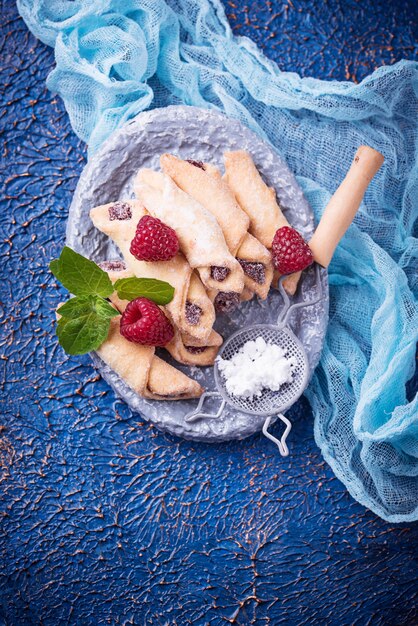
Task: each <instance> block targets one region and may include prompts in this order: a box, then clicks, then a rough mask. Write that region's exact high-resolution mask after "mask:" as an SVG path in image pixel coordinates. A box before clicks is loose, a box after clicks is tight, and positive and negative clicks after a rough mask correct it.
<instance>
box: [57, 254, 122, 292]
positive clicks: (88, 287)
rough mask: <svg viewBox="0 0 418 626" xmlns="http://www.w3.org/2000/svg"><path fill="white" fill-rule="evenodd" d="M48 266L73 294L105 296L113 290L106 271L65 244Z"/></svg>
mask: <svg viewBox="0 0 418 626" xmlns="http://www.w3.org/2000/svg"><path fill="white" fill-rule="evenodd" d="M49 267H50V270H51V272H52V273H53V274H54V276H55V277H56V278H57V279H58V280H59V281H60V283H62V284H63V285H64V287H65V288H66V289H68V291H70V292H71V293H73V294H74V295H75V296H88V295H99V296H103V297H104V298H107V297H108V296H110V294H111V293H112V292H113V286H112V281H111V280H110V278H109V276H108V275H107V273H106V272H105V271H104V270H102V269H101V268H100V267H98V265H96V263H93V261H89V259H86V258H85V257H83V256H82V255H81V254H78V253H77V252H74V250H71V248H68V247H67V246H64V248H63V249H62V251H61V254H60V257H59V258H58V259H55V260H53V261H51V263H50V264H49Z"/></svg>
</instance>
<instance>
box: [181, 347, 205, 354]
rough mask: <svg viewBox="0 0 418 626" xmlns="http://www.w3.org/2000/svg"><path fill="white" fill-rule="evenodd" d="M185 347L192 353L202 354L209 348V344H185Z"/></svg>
mask: <svg viewBox="0 0 418 626" xmlns="http://www.w3.org/2000/svg"><path fill="white" fill-rule="evenodd" d="M184 347H185V348H186V350H187V352H190V354H202V352H204V351H205V350H207V349H208V347H207V346H184Z"/></svg>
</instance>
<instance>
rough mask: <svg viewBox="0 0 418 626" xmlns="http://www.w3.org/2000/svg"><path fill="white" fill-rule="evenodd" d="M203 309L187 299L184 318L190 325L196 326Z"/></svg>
mask: <svg viewBox="0 0 418 626" xmlns="http://www.w3.org/2000/svg"><path fill="white" fill-rule="evenodd" d="M202 314H203V311H202V309H201V308H200V306H198V305H197V304H193V302H190V301H189V300H186V320H187V321H188V323H189V324H191V325H192V326H196V325H197V324H199V322H200V318H201V317H202Z"/></svg>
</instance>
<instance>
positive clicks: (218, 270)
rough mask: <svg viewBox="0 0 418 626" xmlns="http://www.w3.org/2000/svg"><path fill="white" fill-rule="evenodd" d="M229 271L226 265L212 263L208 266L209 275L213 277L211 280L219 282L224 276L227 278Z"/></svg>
mask: <svg viewBox="0 0 418 626" xmlns="http://www.w3.org/2000/svg"><path fill="white" fill-rule="evenodd" d="M230 271H231V270H229V269H228V268H227V267H218V266H217V265H212V267H211V268H210V276H211V278H213V280H216V281H218V283H221V282H222V281H224V280H225V278H227V276H228V274H229V273H230Z"/></svg>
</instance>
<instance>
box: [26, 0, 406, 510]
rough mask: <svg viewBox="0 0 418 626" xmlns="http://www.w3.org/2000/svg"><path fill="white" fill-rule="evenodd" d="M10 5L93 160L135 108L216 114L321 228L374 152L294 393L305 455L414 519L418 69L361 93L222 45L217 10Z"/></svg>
mask: <svg viewBox="0 0 418 626" xmlns="http://www.w3.org/2000/svg"><path fill="white" fill-rule="evenodd" d="M18 6H19V10H20V13H21V15H22V17H23V18H24V20H25V21H26V24H27V25H28V27H29V29H30V30H31V31H32V32H33V33H34V34H35V35H36V36H37V37H38V38H39V39H41V40H42V41H43V42H45V43H46V44H48V45H49V46H54V47H55V57H56V67H55V69H54V70H53V71H52V72H51V73H50V75H49V77H48V87H49V88H50V89H51V90H52V91H54V92H57V93H58V94H59V95H60V96H61V97H62V98H63V100H64V102H65V106H66V109H67V111H68V114H69V116H70V119H71V123H72V126H73V128H74V131H75V132H76V133H77V135H78V136H79V137H81V138H82V139H84V140H85V141H86V142H87V143H88V146H89V154H90V155H92V154H94V152H95V150H96V149H97V148H98V147H99V146H100V144H101V143H102V142H103V140H104V139H106V137H108V136H109V135H110V134H111V133H112V131H114V130H115V129H116V128H118V127H119V126H120V125H121V124H123V123H124V122H125V121H126V120H128V119H130V118H132V117H133V116H135V115H136V114H137V113H139V112H140V111H143V110H144V109H146V108H150V107H161V106H166V105H168V104H174V103H180V102H181V103H185V104H190V105H196V106H201V107H206V108H216V109H219V110H221V111H223V112H225V113H226V114H227V115H229V116H231V117H234V118H237V119H239V120H240V121H241V122H243V123H244V124H246V125H247V126H249V127H250V128H252V129H253V130H255V131H256V132H257V133H258V134H259V135H261V136H263V137H264V138H266V139H267V140H268V141H270V142H271V143H272V144H273V145H274V146H275V147H276V149H277V151H278V152H279V153H280V155H281V156H282V157H283V158H284V159H285V160H286V161H287V163H288V164H289V166H290V168H291V169H292V170H293V172H295V174H296V175H297V179H298V182H299V183H300V185H301V186H302V188H303V190H304V193H305V195H306V197H307V198H308V200H309V202H310V204H311V206H312V207H313V210H314V212H315V216H316V219H319V218H320V216H321V212H322V211H323V209H324V207H325V205H326V203H327V201H328V200H329V198H330V196H331V195H332V193H333V192H334V191H335V189H336V187H337V185H338V183H339V182H340V181H341V180H342V178H343V176H344V174H345V172H346V170H347V168H348V166H349V164H350V162H351V160H352V157H353V155H354V152H355V149H356V148H357V146H359V145H360V144H363V143H365V144H368V145H370V146H372V147H374V148H376V149H377V150H379V151H380V152H382V153H383V154H384V156H385V164H384V166H383V167H382V169H381V171H380V172H379V173H378V175H377V176H376V178H375V179H374V181H373V182H372V184H371V186H370V189H369V190H368V192H367V193H366V196H365V200H364V203H363V204H362V206H361V209H360V211H359V214H358V215H357V217H356V220H355V223H354V224H353V225H352V226H351V227H350V229H349V230H348V232H347V234H346V236H345V237H344V238H343V240H342V243H341V244H340V246H339V247H338V249H337V252H336V254H335V257H334V259H333V261H332V264H331V266H330V273H329V278H330V321H329V329H328V333H327V337H326V341H325V346H324V350H323V355H322V359H321V362H320V365H319V366H318V368H317V370H316V372H315V375H314V377H313V380H312V382H311V384H310V386H309V388H308V390H307V392H306V395H307V397H308V399H309V401H310V403H311V405H312V409H313V412H314V415H315V438H316V441H317V443H318V445H319V447H320V448H321V451H322V453H323V455H324V457H325V459H326V460H327V462H328V463H329V464H330V465H331V467H332V468H333V470H334V472H335V474H336V475H337V476H338V478H339V479H340V480H342V481H343V483H344V484H345V485H346V486H347V488H348V490H349V491H350V493H351V494H352V495H353V496H354V497H355V498H356V499H357V500H358V501H359V502H361V503H362V504H364V505H365V506H367V507H368V508H370V509H372V510H373V511H374V512H376V513H377V514H378V515H380V516H381V517H383V518H384V519H386V520H389V521H392V522H401V521H410V520H415V519H417V518H418V400H417V395H415V397H410V395H411V394H408V385H407V383H408V381H409V380H410V379H411V377H412V376H413V374H414V371H415V351H416V343H417V340H418V307H417V282H418V271H417V270H418V245H417V240H416V238H414V223H415V222H416V221H417V217H418V206H417V202H418V176H417V174H418V168H417V159H418V141H417V139H418V125H417V120H418V71H417V70H418V65H417V63H414V62H407V61H401V62H400V63H397V64H395V65H393V66H391V67H382V68H380V69H378V70H376V71H375V72H374V73H373V74H372V75H370V76H369V77H367V78H366V79H365V80H363V81H362V83H360V84H359V85H355V84H352V83H350V82H334V81H333V82H325V81H321V80H316V79H312V78H305V79H301V78H300V77H299V76H298V75H297V74H294V73H289V72H281V71H280V70H279V69H278V67H277V66H276V65H275V64H274V63H273V62H271V61H270V60H268V59H267V58H266V57H265V56H264V55H263V54H262V53H261V51H260V50H258V49H257V47H256V46H255V45H254V44H253V43H252V42H251V41H250V40H249V39H247V38H245V37H234V36H233V34H232V32H231V29H230V27H229V25H228V22H227V19H226V16H225V14H224V10H223V7H222V5H221V4H220V2H219V1H218V0H165V1H164V0H74V1H73V2H68V1H66V0H55V1H54V2H53V3H52V2H49V1H48V0H18ZM415 237H416V231H415Z"/></svg>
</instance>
